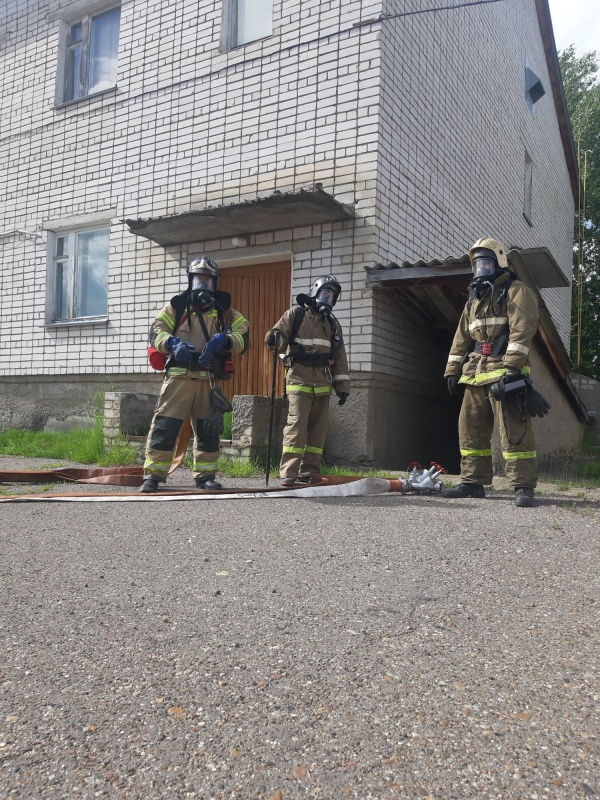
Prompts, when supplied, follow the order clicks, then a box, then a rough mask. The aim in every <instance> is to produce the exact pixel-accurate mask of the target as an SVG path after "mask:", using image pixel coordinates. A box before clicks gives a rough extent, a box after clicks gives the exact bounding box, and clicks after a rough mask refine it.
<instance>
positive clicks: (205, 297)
mask: <svg viewBox="0 0 600 800" xmlns="http://www.w3.org/2000/svg"><path fill="white" fill-rule="evenodd" d="M191 278H192V287H191V288H192V300H193V302H194V305H201V306H205V307H207V306H212V305H214V302H215V279H214V277H213V276H212V275H207V274H204V273H194V274H193V275H192V276H191Z"/></svg>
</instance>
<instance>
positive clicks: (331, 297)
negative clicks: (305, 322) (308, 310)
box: [315, 286, 337, 317]
mask: <svg viewBox="0 0 600 800" xmlns="http://www.w3.org/2000/svg"><path fill="white" fill-rule="evenodd" d="M336 295H337V293H336V291H335V289H332V288H331V287H330V286H323V287H322V288H321V289H319V291H318V292H317V296H316V297H315V303H316V307H317V311H318V312H319V313H320V314H323V316H324V317H328V316H329V315H330V314H331V311H332V309H333V306H334V305H335V301H336V299H337V297H336Z"/></svg>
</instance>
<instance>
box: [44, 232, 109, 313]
mask: <svg viewBox="0 0 600 800" xmlns="http://www.w3.org/2000/svg"><path fill="white" fill-rule="evenodd" d="M108 240H109V231H108V229H106V228H98V229H94V230H88V231H72V232H70V233H64V234H60V235H57V236H56V237H55V240H54V259H53V261H54V263H53V264H52V265H51V267H52V271H51V274H52V276H53V279H52V280H51V281H50V282H49V287H48V288H49V291H50V292H51V294H52V298H51V307H52V313H51V319H50V321H51V322H68V321H70V320H77V319H83V318H86V317H100V316H105V315H106V313H107V307H108Z"/></svg>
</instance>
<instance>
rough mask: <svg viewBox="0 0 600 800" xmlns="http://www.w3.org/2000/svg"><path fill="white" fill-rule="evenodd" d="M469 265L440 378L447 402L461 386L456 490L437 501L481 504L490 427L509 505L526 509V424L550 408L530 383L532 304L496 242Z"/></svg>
mask: <svg viewBox="0 0 600 800" xmlns="http://www.w3.org/2000/svg"><path fill="white" fill-rule="evenodd" d="M469 257H470V261H471V267H472V269H473V280H472V282H471V284H470V287H469V298H468V301H467V304H466V305H465V308H464V310H463V313H462V316H461V318H460V321H459V323H458V328H457V330H456V333H455V335H454V341H453V342H452V347H451V348H450V355H449V356H448V363H447V364H446V370H445V373H444V377H445V378H446V382H447V387H448V392H449V393H450V394H451V395H457V394H458V384H459V383H460V384H462V385H463V386H464V397H463V401H462V406H461V410H460V416H459V421H458V435H459V444H460V454H461V471H460V476H461V483H459V485H458V486H456V487H454V488H450V489H445V490H443V494H444V496H445V497H485V490H484V488H483V487H484V484H485V485H487V484H491V482H492V475H493V473H492V450H491V438H492V432H493V428H494V424H495V423H496V424H498V427H499V433H500V443H501V447H502V455H503V457H504V459H505V462H506V474H507V476H508V478H509V480H510V485H511V487H512V488H513V489H514V492H515V504H516V505H517V506H519V507H521V508H528V507H530V506H533V504H534V499H533V498H534V489H535V486H536V484H537V475H538V469H537V457H536V450H535V438H534V433H533V427H532V423H531V416H535V415H537V416H540V417H541V416H544V414H546V413H547V412H548V409H549V408H550V406H549V404H548V403H547V402H546V400H544V398H543V397H542V396H541V395H540V394H539V393H538V392H536V391H535V390H533V388H532V387H531V382H530V379H529V375H530V373H531V368H530V365H529V351H530V348H531V342H532V339H533V337H534V335H535V332H536V330H537V323H538V315H539V312H538V302H537V297H536V295H535V293H534V291H533V290H532V289H531V288H530V287H529V286H527V285H526V284H524V283H521V281H519V280H517V279H516V276H515V275H514V274H513V273H512V272H510V270H509V268H508V260H507V257H506V248H505V247H504V245H502V244H501V243H500V242H497V241H496V240H495V239H491V238H489V237H484V238H482V239H479V240H478V241H477V242H475V244H474V245H473V247H472V248H471V250H470V251H469ZM511 384H512V386H511ZM513 389H514V391H513Z"/></svg>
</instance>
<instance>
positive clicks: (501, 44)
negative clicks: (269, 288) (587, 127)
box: [376, 1, 573, 374]
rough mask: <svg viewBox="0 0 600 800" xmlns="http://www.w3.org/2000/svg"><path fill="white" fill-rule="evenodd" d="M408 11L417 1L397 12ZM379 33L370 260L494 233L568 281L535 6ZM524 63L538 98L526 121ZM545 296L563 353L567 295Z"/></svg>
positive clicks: (485, 10)
mask: <svg viewBox="0 0 600 800" xmlns="http://www.w3.org/2000/svg"><path fill="white" fill-rule="evenodd" d="M415 8H422V5H421V3H420V2H414V1H413V2H411V3H406V4H405V5H404V6H403V10H406V11H410V10H414V9H415ZM384 11H385V12H388V13H394V12H398V4H397V3H394V2H391V1H388V2H387V3H386V4H385V7H384ZM381 30H382V34H381V39H382V67H381V73H382V102H381V118H380V124H381V141H382V142H383V144H382V147H381V150H380V160H379V171H378V188H379V192H378V198H377V199H378V213H377V220H376V224H377V227H378V230H379V244H378V252H377V254H376V260H377V261H380V262H382V263H387V262H388V261H395V262H398V263H401V262H402V261H404V260H417V259H419V258H424V259H425V260H428V259H431V258H444V257H445V256H448V255H460V254H462V253H465V252H467V250H468V249H469V247H470V246H471V244H472V243H473V242H474V241H475V240H477V239H478V238H479V237H480V236H482V235H492V236H494V237H495V238H497V239H499V240H500V241H503V242H504V243H505V244H507V245H508V246H512V245H516V246H520V247H536V246H545V247H548V248H549V249H550V250H551V251H552V253H553V254H554V256H555V257H556V259H557V261H558V262H559V264H560V266H561V268H562V269H563V271H564V273H565V274H566V275H568V276H569V277H570V275H571V263H572V230H573V197H572V193H571V188H570V182H569V175H568V171H567V166H566V162H565V158H564V153H563V148H562V143H561V138H560V132H559V128H558V122H557V118H556V111H555V107H554V103H553V99H552V92H551V86H550V79H549V75H548V71H547V68H546V61H545V56H544V52H543V46H542V40H541V34H540V32H539V28H538V23H537V17H536V14H535V7H534V3H533V2H522V3H518V4H517V3H512V4H501V3H499V4H497V5H496V4H491V5H488V6H485V5H484V6H474V7H472V8H464V9H457V10H454V11H444V12H437V13H430V14H422V15H414V16H408V17H401V18H397V19H395V20H389V21H387V22H385V23H383V24H382V25H381ZM526 59H527V60H528V62H529V65H530V66H531V68H532V69H533V70H534V71H535V72H536V74H537V75H538V76H539V77H540V78H541V79H542V83H543V85H544V87H545V89H546V95H545V96H544V97H543V98H542V99H541V100H540V101H539V102H538V103H537V104H536V106H535V112H534V113H532V112H531V111H530V109H529V107H528V105H527V103H526V101H525V63H526ZM525 149H527V151H528V152H529V154H530V156H531V157H532V159H533V162H534V166H533V204H532V217H533V227H530V226H529V224H528V223H527V222H526V220H525V219H524V217H523V202H524V164H525ZM544 297H545V299H546V302H547V304H548V307H549V308H550V309H551V311H552V313H553V315H554V319H555V322H556V325H557V327H558V329H559V332H560V334H561V337H562V339H563V342H564V343H565V346H566V347H567V349H569V337H570V289H561V290H559V289H553V290H545V291H544ZM381 321H382V324H384V329H385V330H386V331H388V333H389V335H391V336H393V337H397V336H399V335H402V336H404V333H403V332H402V334H399V332H398V329H399V328H403V325H402V323H401V321H400V320H399V318H398V316H397V315H394V314H392V315H391V317H390V319H389V321H388V325H387V326H386V325H385V323H384V322H383V319H382V320H381ZM416 346H417V350H418V349H420V348H421V347H422V345H421V343H420V342H417V344H416ZM376 357H377V360H379V359H380V358H381V351H380V349H377V350H376ZM392 361H394V363H393V364H389V365H388V366H389V368H390V369H391V370H392V371H393V372H395V373H396V374H402V373H405V372H406V371H407V370H408V371H411V367H410V359H409V358H408V357H407V355H406V352H405V350H404V348H399V349H398V353H397V357H396V358H395V359H393V358H392Z"/></svg>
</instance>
